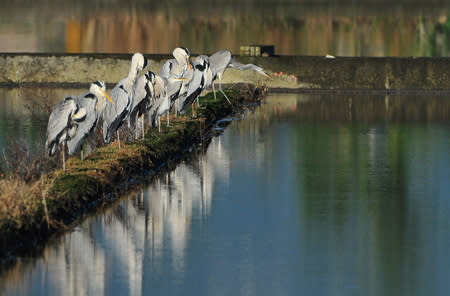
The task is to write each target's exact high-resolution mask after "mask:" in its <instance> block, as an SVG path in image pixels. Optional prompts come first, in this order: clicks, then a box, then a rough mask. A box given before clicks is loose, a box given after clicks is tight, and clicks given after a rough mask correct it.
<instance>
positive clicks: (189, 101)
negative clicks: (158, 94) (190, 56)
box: [178, 55, 212, 114]
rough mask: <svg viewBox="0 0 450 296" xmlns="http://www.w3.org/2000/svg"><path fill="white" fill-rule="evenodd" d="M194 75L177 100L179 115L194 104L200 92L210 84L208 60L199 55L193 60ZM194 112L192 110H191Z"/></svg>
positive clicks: (210, 73)
mask: <svg viewBox="0 0 450 296" xmlns="http://www.w3.org/2000/svg"><path fill="white" fill-rule="evenodd" d="M193 65H194V73H193V74H192V79H191V80H190V81H189V83H188V84H187V85H186V88H187V90H186V93H185V94H184V95H182V96H180V98H179V104H178V111H179V112H180V114H184V113H186V111H187V110H188V109H189V106H191V105H192V107H193V103H194V102H195V100H196V99H197V98H198V96H200V94H201V93H202V91H203V90H204V89H205V88H207V87H208V86H209V85H211V83H212V71H211V68H210V66H209V58H208V57H207V56H205V55H199V56H197V57H196V58H195V59H194V62H193ZM192 111H193V112H194V110H192Z"/></svg>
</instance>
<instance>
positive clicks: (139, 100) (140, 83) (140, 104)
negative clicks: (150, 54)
mask: <svg viewBox="0 0 450 296" xmlns="http://www.w3.org/2000/svg"><path fill="white" fill-rule="evenodd" d="M147 82H148V80H147V77H146V76H145V75H141V76H139V77H138V78H137V80H136V82H135V84H134V99H133V110H132V111H131V112H130V117H129V121H130V122H131V124H135V123H136V118H137V116H139V115H140V114H142V113H144V112H145V107H146V106H145V105H146V104H147V101H146V100H147V98H148V90H147Z"/></svg>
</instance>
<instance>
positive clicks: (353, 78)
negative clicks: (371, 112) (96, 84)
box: [0, 54, 450, 90]
mask: <svg viewBox="0 0 450 296" xmlns="http://www.w3.org/2000/svg"><path fill="white" fill-rule="evenodd" d="M146 56H147V58H148V59H149V62H150V68H151V69H152V70H153V71H155V72H159V70H160V69H161V66H162V64H163V62H164V61H165V60H167V59H169V58H171V56H170V55H146ZM130 58H131V55H128V54H124V55H114V54H80V55H54V54H0V85H26V84H34V83H49V84H53V83H55V84H67V85H73V86H75V85H77V84H81V85H85V84H88V83H90V82H92V81H95V80H103V81H106V82H107V83H109V84H114V83H117V82H118V81H119V80H120V79H122V78H124V77H125V76H126V75H127V73H128V71H129V67H130ZM236 59H237V60H238V61H239V62H241V63H254V64H257V65H261V66H263V67H264V68H265V69H266V70H267V71H268V72H269V73H270V74H271V75H273V80H269V79H267V78H265V77H263V76H261V75H259V74H257V73H256V72H254V71H239V70H235V69H228V70H227V71H226V72H225V75H224V79H223V83H225V84H228V83H236V82H250V83H256V84H266V85H267V86H268V87H269V88H271V89H279V88H281V89H291V90H298V89H344V90H345V89H363V90H366V89H376V90H386V89H388V90H450V58H374V57H337V58H325V57H314V56H280V57H243V56H242V57H239V56H237V57H236ZM275 72H276V73H277V76H275V75H274V73H275ZM280 72H282V73H283V74H279V73H280Z"/></svg>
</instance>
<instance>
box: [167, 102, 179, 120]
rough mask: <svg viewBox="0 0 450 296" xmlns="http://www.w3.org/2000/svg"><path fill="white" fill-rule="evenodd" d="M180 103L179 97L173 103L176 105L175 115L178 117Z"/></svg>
mask: <svg viewBox="0 0 450 296" xmlns="http://www.w3.org/2000/svg"><path fill="white" fill-rule="evenodd" d="M178 103H179V101H178V99H176V101H175V103H174V104H173V105H174V106H175V108H174V109H175V117H177V116H178V108H177V106H178ZM168 113H169V112H168Z"/></svg>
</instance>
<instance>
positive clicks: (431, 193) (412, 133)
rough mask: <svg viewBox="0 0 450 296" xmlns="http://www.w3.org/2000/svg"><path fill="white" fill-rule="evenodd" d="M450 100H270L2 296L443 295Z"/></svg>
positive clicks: (28, 267) (9, 284)
mask: <svg viewBox="0 0 450 296" xmlns="http://www.w3.org/2000/svg"><path fill="white" fill-rule="evenodd" d="M449 111H450V108H449V98H448V97H433V96H431V95H430V96H427V97H418V96H417V97H414V96H407V97H381V96H361V95H341V96H338V95H329V94H327V95H313V94H299V95H272V96H269V97H268V98H267V104H265V105H263V106H262V107H260V108H258V109H256V110H255V111H254V112H247V113H246V114H245V118H244V119H243V120H239V121H234V122H233V123H232V124H231V125H230V126H229V127H228V128H227V129H226V130H225V131H224V133H223V135H221V136H220V137H218V138H215V139H213V141H212V143H211V145H210V146H209V148H208V149H207V151H206V153H204V154H203V153H198V154H197V155H193V156H192V157H191V158H190V159H188V160H186V161H184V162H183V163H182V164H181V165H180V166H178V168H177V169H176V170H174V171H171V172H168V173H164V174H162V175H160V176H158V177H156V178H154V179H153V180H151V182H149V184H147V185H144V186H142V187H140V188H138V189H137V190H136V191H135V192H132V193H131V194H130V195H128V196H125V197H124V198H123V199H121V200H120V201H118V202H117V203H116V204H114V205H113V207H112V208H110V209H105V210H100V211H99V212H98V213H97V215H94V216H92V217H90V218H88V219H86V220H84V221H83V222H82V223H81V225H78V226H76V227H75V229H74V230H73V231H71V232H69V233H67V234H65V235H64V236H60V237H57V238H55V239H54V240H52V241H51V242H50V243H49V244H48V245H47V246H46V247H45V249H44V250H43V252H42V254H41V255H38V256H36V257H30V258H21V259H20V260H19V261H18V262H17V264H16V265H14V266H12V267H10V268H8V269H7V270H5V271H4V272H3V273H2V274H1V275H0V294H2V295H25V294H32V295H87V294H90V295H151V294H155V295H180V294H182V295H448V291H449V290H450V282H449V281H448V279H449V277H450V268H449V266H450V255H449V252H448V250H449V249H450V153H449V152H450V124H449V122H450V121H449Z"/></svg>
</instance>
